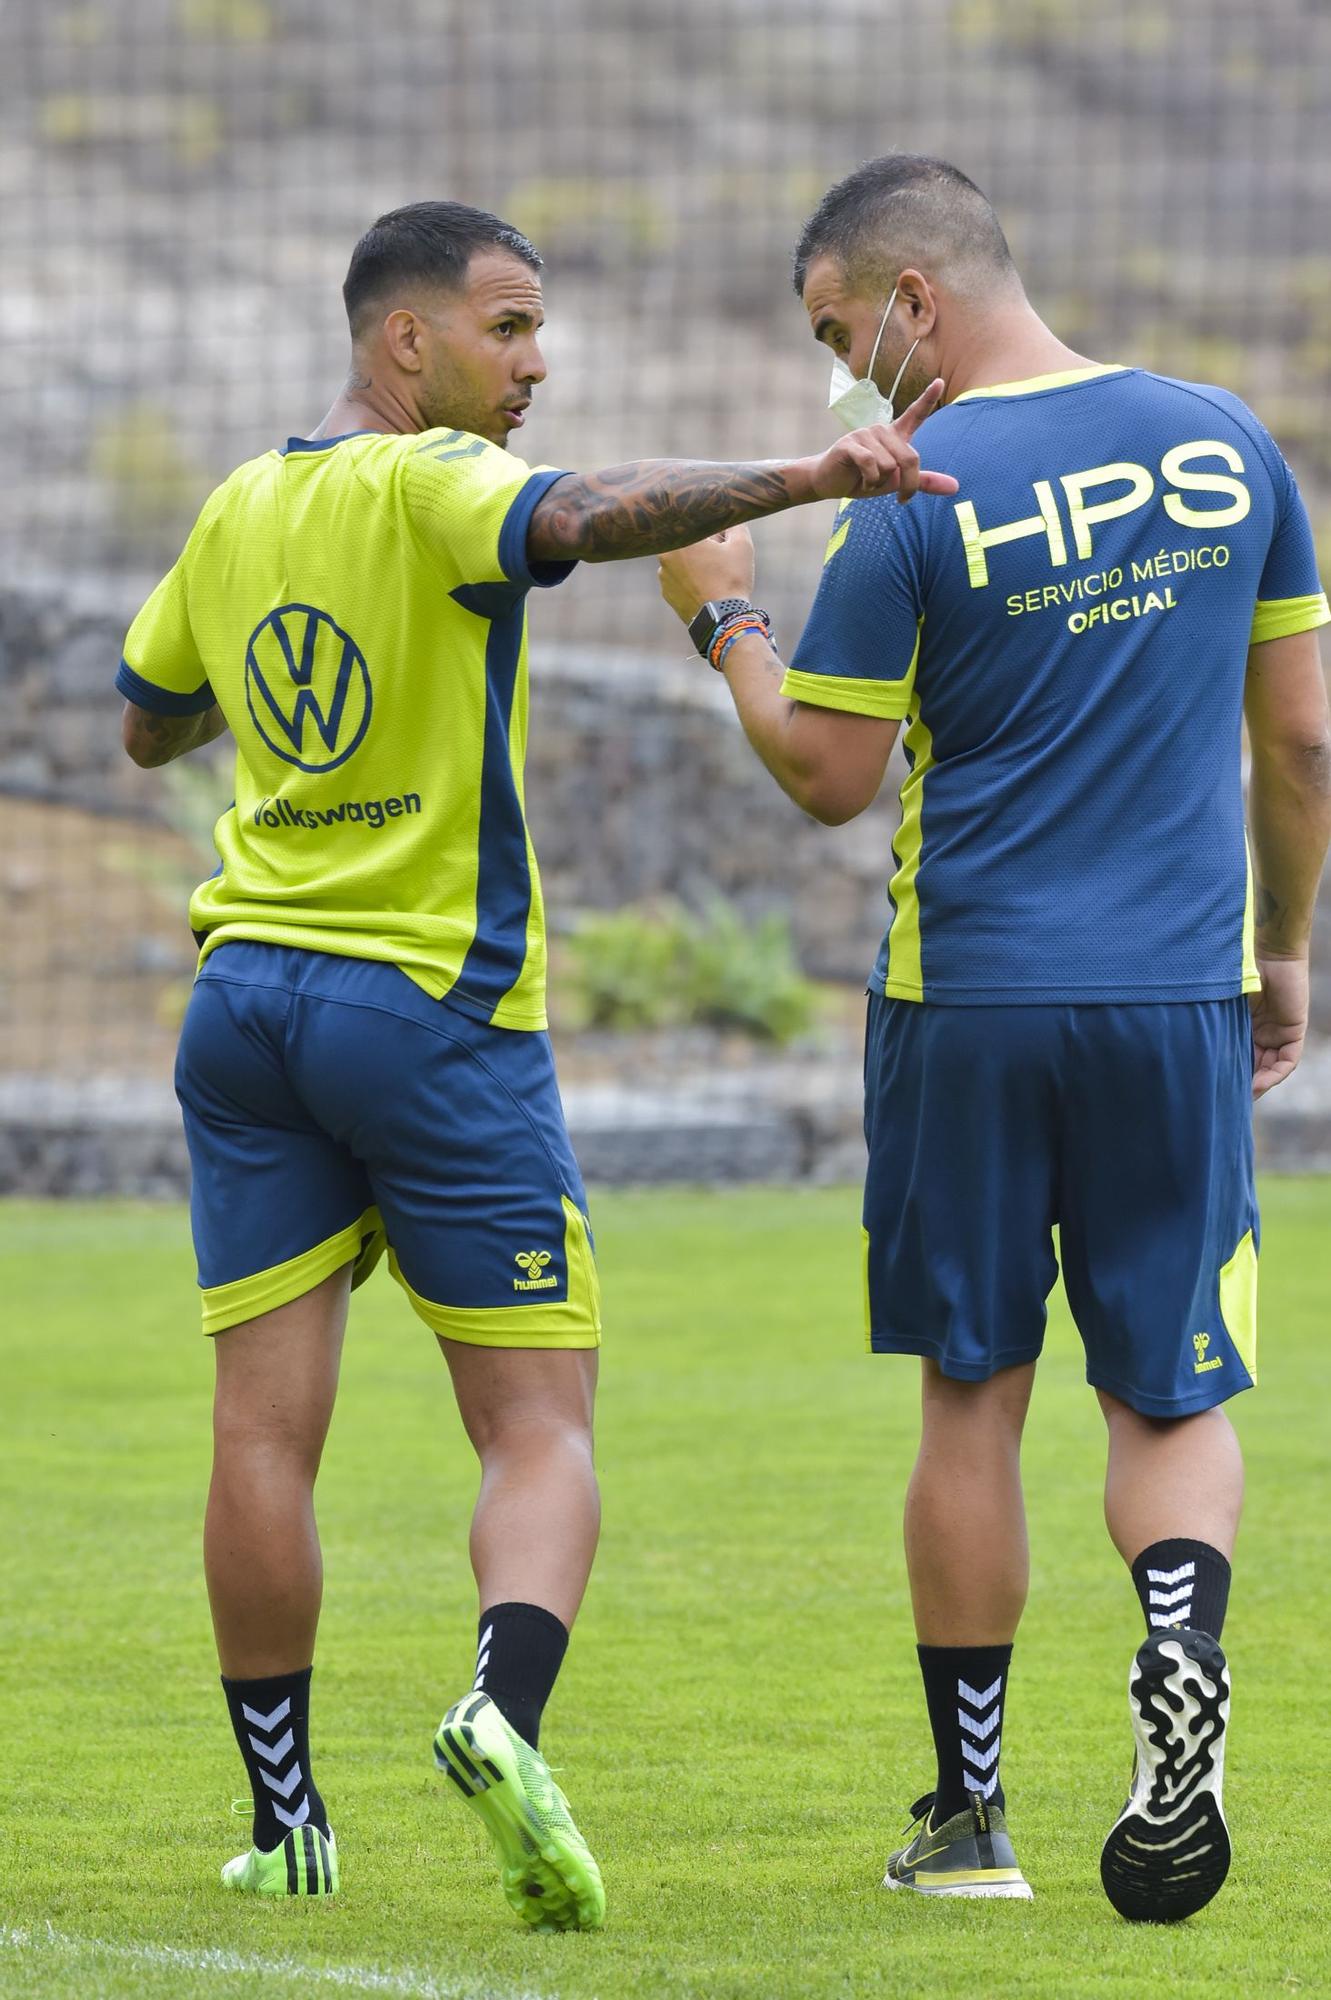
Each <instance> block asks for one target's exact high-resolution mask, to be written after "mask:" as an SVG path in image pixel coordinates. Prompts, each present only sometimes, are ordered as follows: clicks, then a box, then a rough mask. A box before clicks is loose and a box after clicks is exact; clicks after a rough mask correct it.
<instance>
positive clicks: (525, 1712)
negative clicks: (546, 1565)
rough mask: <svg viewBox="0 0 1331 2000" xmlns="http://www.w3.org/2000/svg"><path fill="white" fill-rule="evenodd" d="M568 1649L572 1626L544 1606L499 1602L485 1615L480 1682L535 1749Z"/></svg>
mask: <svg viewBox="0 0 1331 2000" xmlns="http://www.w3.org/2000/svg"><path fill="white" fill-rule="evenodd" d="M567 1650H568V1629H567V1627H566V1626H564V1625H562V1624H561V1623H560V1621H559V1619H558V1618H556V1617H555V1614H554V1612H553V1611H546V1610H544V1609H543V1608H542V1607H541V1605H539V1604H494V1605H491V1607H490V1609H489V1610H488V1611H483V1612H482V1613H481V1623H480V1636H479V1640H478V1643H477V1647H476V1686H477V1687H478V1688H479V1689H480V1690H481V1691H482V1693H484V1694H488V1695H489V1697H490V1699H491V1701H492V1702H493V1703H494V1705H495V1707H496V1708H497V1709H498V1710H499V1713H500V1714H501V1715H502V1716H503V1718H504V1720H505V1722H507V1723H508V1724H509V1726H510V1727H511V1728H513V1729H516V1730H517V1732H518V1735H519V1736H521V1737H522V1738H523V1739H524V1741H525V1742H528V1743H530V1744H531V1747H532V1749H533V1750H534V1749H535V1748H536V1746H537V1743H538V1741H539V1739H540V1734H541V1714H542V1711H543V1710H544V1708H545V1704H546V1703H547V1701H549V1699H550V1691H551V1689H552V1688H553V1687H554V1684H555V1680H556V1677H557V1676H558V1673H559V1669H560V1667H561V1666H562V1665H563V1664H564V1654H565V1652H566V1651H567Z"/></svg>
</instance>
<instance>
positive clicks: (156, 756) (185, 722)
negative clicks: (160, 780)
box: [125, 703, 226, 771]
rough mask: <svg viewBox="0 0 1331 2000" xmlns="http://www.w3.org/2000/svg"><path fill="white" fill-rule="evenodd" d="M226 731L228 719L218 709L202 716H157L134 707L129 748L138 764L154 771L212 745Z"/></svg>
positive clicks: (129, 723) (128, 729)
mask: <svg viewBox="0 0 1331 2000" xmlns="http://www.w3.org/2000/svg"><path fill="white" fill-rule="evenodd" d="M225 728H226V717H225V716H224V715H223V713H222V711H221V709H220V708H218V707H216V706H214V707H212V708H209V709H205V710H204V712H203V713H202V714H201V715H157V714H155V713H154V712H153V710H151V709H147V708H140V707H139V706H138V704H137V703H131V704H129V706H128V708H127V713H126V722H125V748H126V749H127V750H128V752H129V754H130V756H131V757H132V758H133V760H134V762H135V763H136V764H138V765H139V766H141V768H142V769H144V770H147V771H151V770H156V769H157V768H158V767H159V766H160V765H162V764H170V763H171V762H172V761H173V760H174V759H175V758H177V757H184V756H186V755H187V754H188V753H189V752H190V751H191V750H198V749H199V748H201V746H202V745H203V744H205V743H211V742H212V741H213V740H214V738H215V737H218V736H220V735H221V734H222V731H223V730H224V729H225Z"/></svg>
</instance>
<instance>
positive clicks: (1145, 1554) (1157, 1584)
mask: <svg viewBox="0 0 1331 2000" xmlns="http://www.w3.org/2000/svg"><path fill="white" fill-rule="evenodd" d="M1229 1579H1230V1568H1229V1564H1228V1563H1227V1562H1226V1561H1225V1558H1224V1557H1223V1556H1222V1555H1221V1553H1220V1551H1219V1549H1213V1548H1212V1547H1211V1544H1210V1543H1209V1542H1190V1541H1186V1540H1183V1539H1181V1538H1180V1537H1177V1536H1175V1537H1174V1538H1172V1539H1171V1540H1169V1541H1164V1542H1152V1543H1151V1546H1150V1548H1149V1549H1143V1550H1142V1552H1141V1554H1140V1555H1139V1556H1138V1558H1137V1560H1136V1562H1135V1563H1134V1564H1133V1565H1132V1581H1133V1582H1134V1584H1135V1585H1136V1586H1137V1595H1138V1597H1139V1598H1140V1599H1141V1606H1142V1610H1143V1611H1144V1612H1145V1613H1146V1625H1147V1629H1148V1631H1151V1632H1159V1631H1163V1630H1164V1628H1165V1627H1166V1626H1169V1625H1190V1626H1191V1627H1192V1628H1193V1629H1194V1631H1198V1632H1209V1633H1210V1635H1211V1637H1212V1638H1213V1639H1218V1638H1219V1637H1220V1632H1221V1628H1222V1626H1223V1625H1224V1622H1225V1610H1226V1608H1227V1606H1228V1604H1229Z"/></svg>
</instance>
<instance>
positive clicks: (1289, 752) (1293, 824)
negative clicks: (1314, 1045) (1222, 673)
mask: <svg viewBox="0 0 1331 2000" xmlns="http://www.w3.org/2000/svg"><path fill="white" fill-rule="evenodd" d="M1244 710H1245V713H1246V716H1247V722H1248V739H1249V743H1250V745H1251V748H1252V775H1251V779H1250V782H1249V787H1248V826H1249V832H1250V837H1251V843H1252V866H1253V905H1254V910H1253V914H1254V929H1255V944H1256V951H1257V969H1258V971H1259V973H1260V974H1261V979H1262V990H1261V993H1260V994H1253V995H1252V996H1251V1001H1252V1014H1253V1043H1254V1047H1255V1051H1256V1067H1255V1071H1254V1076H1253V1094H1254V1096H1256V1097H1260V1096H1261V1095H1262V1094H1263V1092H1264V1091H1267V1090H1269V1089H1270V1088H1271V1086H1272V1085H1273V1084H1276V1083H1280V1082H1282V1081H1283V1080H1284V1078H1285V1077H1287V1076H1288V1075H1289V1073H1290V1071H1291V1070H1292V1069H1293V1068H1294V1066H1295V1064H1296V1063H1297V1062H1298V1060H1299V1057H1300V1055H1301V1054H1302V1052H1303V1040H1304V1036H1305V1034H1306V1032H1307V1026H1308V946H1309V940H1310V938H1311V934H1312V923H1313V910H1314V907H1315V905H1316V901H1317V884H1318V881H1319V879H1320V877H1321V873H1322V864H1323V862H1324V861H1325V859H1326V850H1327V844H1328V842H1329V841H1331V719H1329V718H1328V710H1327V694H1326V681H1325V678H1324V677H1323V674H1322V663H1321V658H1320V653H1319V649H1318V644H1317V634H1316V632H1296V633H1292V634H1290V635H1289V636H1288V637H1286V638H1283V639H1269V640H1267V641H1266V642H1265V643H1264V644H1262V645H1259V646H1254V647H1253V648H1252V649H1251V651H1250V652H1249V654H1248V679H1247V685H1246V689H1245V693H1244Z"/></svg>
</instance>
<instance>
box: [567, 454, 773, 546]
mask: <svg viewBox="0 0 1331 2000" xmlns="http://www.w3.org/2000/svg"><path fill="white" fill-rule="evenodd" d="M790 504H791V494H790V489H789V487H788V485H787V483H786V473H785V469H784V467H783V466H782V465H781V464H779V463H776V462H768V463H763V462H759V463H755V464H751V465H712V464H708V463H705V462H702V461H697V460H691V459H661V458H657V459H644V460H641V461H639V462H638V463H636V464H633V465H616V466H612V467H611V468H610V469H609V470H608V471H606V472H586V473H573V474H570V476H569V477H568V478H567V479H561V480H560V481H559V483H558V485H556V486H553V487H551V489H550V491H549V492H548V493H547V494H546V495H545V496H544V497H543V498H542V499H541V500H540V501H539V502H538V503H537V506H536V510H535V512H534V513H533V515H532V519H531V527H530V529H529V531H528V544H529V547H530V550H531V553H532V554H533V555H534V556H536V557H538V558H541V559H544V560H547V561H549V560H555V561H558V560H559V559H561V558H565V559H566V558H568V557H571V556H576V557H580V558H581V559H582V560H583V561H586V562H608V561H611V560H613V559H614V558H615V557H625V556H650V555H659V554H661V553H662V552H663V551H664V550H666V549H678V548H683V547H685V546H686V545H687V544H688V543H689V542H699V541H702V540H703V539H704V537H705V536H707V535H715V534H718V533H719V532H720V530H721V529H722V528H733V527H736V526H738V524H739V523H740V522H741V521H754V520H757V519H758V518H759V517H760V516H762V515H764V514H776V513H779V512H780V511H781V509H782V508H784V507H788V506H790Z"/></svg>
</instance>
